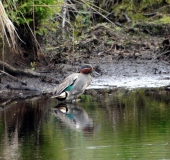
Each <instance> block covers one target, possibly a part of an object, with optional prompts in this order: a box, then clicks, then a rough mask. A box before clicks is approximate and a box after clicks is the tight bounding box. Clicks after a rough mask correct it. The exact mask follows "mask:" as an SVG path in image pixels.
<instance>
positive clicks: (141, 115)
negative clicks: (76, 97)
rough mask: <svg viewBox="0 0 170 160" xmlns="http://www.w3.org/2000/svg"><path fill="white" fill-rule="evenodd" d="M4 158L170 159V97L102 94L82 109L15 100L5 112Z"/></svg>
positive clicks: (0, 125) (1, 126) (0, 133)
mask: <svg viewBox="0 0 170 160" xmlns="http://www.w3.org/2000/svg"><path fill="white" fill-rule="evenodd" d="M1 159H2V160H37V159H41V160H81V159H82V160H99V159H100V160H111V159H154V160H155V159H164V160H165V159H170V93H169V92H168V91H165V90H163V89H134V90H126V89H118V90H106V89H105V90H102V89H101V90H90V91H89V92H88V93H86V94H85V95H83V96H82V100H81V101H79V102H77V103H76V104H59V103H58V102H57V101H56V100H55V99H49V98H45V97H41V98H34V99H27V100H22V101H15V102H13V103H11V104H10V105H6V106H5V107H4V108H1V110H0V160H1Z"/></svg>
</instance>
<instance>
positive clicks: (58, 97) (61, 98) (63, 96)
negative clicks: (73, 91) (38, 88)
mask: <svg viewBox="0 0 170 160" xmlns="http://www.w3.org/2000/svg"><path fill="white" fill-rule="evenodd" d="M67 94H68V93H67V92H62V93H61V94H59V95H53V96H52V97H51V98H57V99H58V100H60V101H63V100H65V99H66V98H67Z"/></svg>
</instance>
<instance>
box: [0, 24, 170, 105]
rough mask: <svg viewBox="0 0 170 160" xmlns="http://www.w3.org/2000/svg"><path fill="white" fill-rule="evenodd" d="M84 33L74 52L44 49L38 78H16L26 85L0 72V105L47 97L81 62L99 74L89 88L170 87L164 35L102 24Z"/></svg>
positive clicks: (69, 47) (38, 67) (167, 51)
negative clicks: (138, 32)
mask: <svg viewBox="0 0 170 160" xmlns="http://www.w3.org/2000/svg"><path fill="white" fill-rule="evenodd" d="M136 30H137V29H136V28H133V31H136ZM138 31H139V30H138ZM99 33H100V34H99ZM149 33H150V32H149ZM87 34H88V36H87V37H86V39H83V38H82V39H81V41H79V42H78V43H77V44H76V45H75V46H74V53H72V51H71V49H72V46H71V45H72V44H70V46H69V43H68V44H66V46H64V47H63V45H61V46H58V47H57V48H60V49H56V50H53V51H45V48H44V52H45V53H46V55H47V59H48V60H49V65H48V66H42V65H37V66H36V70H35V71H36V72H38V73H41V76H40V77H38V78H37V77H36V78H35V77H26V76H17V78H18V79H19V80H21V81H22V82H25V84H26V85H25V86H24V85H23V84H21V83H18V82H15V81H14V80H13V79H11V78H10V77H8V76H7V75H5V74H1V73H0V102H3V103H4V102H8V101H9V100H13V99H18V98H26V97H34V96H41V95H47V96H48V97H50V95H51V93H52V90H53V88H54V87H55V86H57V85H58V84H59V83H60V82H61V81H62V80H63V79H64V78H65V77H66V76H68V75H69V74H71V73H73V72H78V71H79V69H80V66H81V65H83V64H84V63H90V64H92V66H93V68H94V70H95V71H97V72H98V73H99V74H100V75H99V76H93V81H92V84H91V85H90V86H89V89H90V88H95V89H97V88H115V87H116V88H119V87H124V88H128V89H133V88H139V87H142V88H143V87H147V88H150V87H165V86H168V85H170V83H169V82H170V65H169V48H167V45H166V47H164V45H163V43H162V42H165V41H164V38H163V37H164V35H148V33H147V34H146V33H142V34H141V33H140V34H136V32H135V34H134V33H133V34H132V33H131V30H130V29H128V30H127V29H125V30H124V31H120V32H118V31H116V30H111V29H110V28H109V29H108V27H107V26H105V25H102V26H101V25H100V26H98V27H95V28H92V29H91V30H90V31H89V32H88V33H87ZM167 41H168V42H169V39H167V40H166V42H167ZM110 42H111V43H110ZM49 43H52V42H49ZM53 43H54V42H53ZM55 43H56V42H55ZM46 45H47V44H46ZM20 61H21V60H20V59H18V60H15V63H13V66H14V67H20V68H21V65H20V64H25V63H24V62H22V63H20V64H19V62H20ZM15 65H16V66H15ZM22 67H23V66H22ZM28 67H30V66H28V65H27V66H24V67H23V68H28Z"/></svg>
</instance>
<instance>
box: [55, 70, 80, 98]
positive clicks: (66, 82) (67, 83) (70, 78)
mask: <svg viewBox="0 0 170 160" xmlns="http://www.w3.org/2000/svg"><path fill="white" fill-rule="evenodd" d="M77 78H78V74H77V73H73V74H71V75H69V76H68V77H67V78H65V79H64V80H63V82H62V83H60V84H59V86H58V87H56V88H55V89H54V90H53V95H54V96H58V95H60V94H61V93H62V92H63V91H65V89H66V88H67V87H69V86H70V85H72V84H74V82H75V81H76V79H77Z"/></svg>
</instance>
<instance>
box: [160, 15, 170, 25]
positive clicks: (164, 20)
mask: <svg viewBox="0 0 170 160" xmlns="http://www.w3.org/2000/svg"><path fill="white" fill-rule="evenodd" d="M158 22H161V23H163V24H169V23H170V17H169V16H166V15H164V16H163V17H162V18H161V19H160V20H159V21H158Z"/></svg>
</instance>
